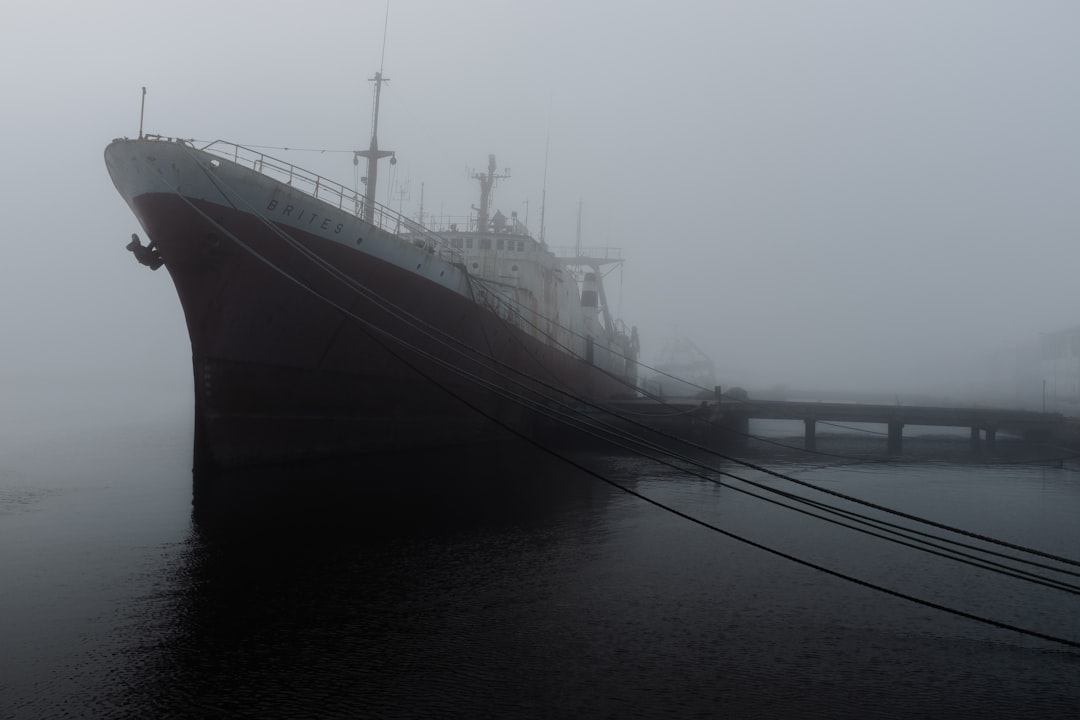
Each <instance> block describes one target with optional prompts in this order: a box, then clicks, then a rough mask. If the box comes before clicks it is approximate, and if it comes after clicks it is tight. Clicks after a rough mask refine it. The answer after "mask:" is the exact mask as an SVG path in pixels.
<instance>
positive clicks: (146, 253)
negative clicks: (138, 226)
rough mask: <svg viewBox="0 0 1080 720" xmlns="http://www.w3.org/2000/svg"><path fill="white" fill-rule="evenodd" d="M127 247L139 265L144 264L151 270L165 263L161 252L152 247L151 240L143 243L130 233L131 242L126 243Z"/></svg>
mask: <svg viewBox="0 0 1080 720" xmlns="http://www.w3.org/2000/svg"><path fill="white" fill-rule="evenodd" d="M127 249H128V250H130V251H131V253H132V254H133V255H134V256H135V259H136V260H138V261H139V264H140V265H145V266H146V267H148V268H150V269H151V270H157V269H158V268H159V267H161V266H162V265H164V264H165V260H164V259H163V258H162V257H161V253H159V252H158V250H157V248H156V247H154V241H153V240H151V241H150V244H149V245H143V244H142V241H140V240H139V236H138V235H136V234H135V233H131V242H129V243H128V244H127Z"/></svg>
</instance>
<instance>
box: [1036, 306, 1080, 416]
mask: <svg viewBox="0 0 1080 720" xmlns="http://www.w3.org/2000/svg"><path fill="white" fill-rule="evenodd" d="M1039 348H1040V353H1039V372H1038V376H1039V378H1040V379H1041V382H1040V385H1041V387H1040V388H1039V394H1040V405H1043V404H1044V403H1045V407H1046V409H1047V410H1049V411H1053V412H1061V413H1065V414H1066V415H1072V414H1077V413H1080V327H1073V328H1069V329H1067V330H1058V331H1056V332H1050V333H1042V334H1041V336H1040V338H1039Z"/></svg>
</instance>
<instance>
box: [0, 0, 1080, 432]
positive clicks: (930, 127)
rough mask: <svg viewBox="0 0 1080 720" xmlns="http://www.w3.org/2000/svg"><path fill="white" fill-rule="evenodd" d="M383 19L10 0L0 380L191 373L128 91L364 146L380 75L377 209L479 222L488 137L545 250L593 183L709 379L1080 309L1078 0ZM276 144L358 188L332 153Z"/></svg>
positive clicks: (2, 40) (919, 368) (834, 361)
mask: <svg viewBox="0 0 1080 720" xmlns="http://www.w3.org/2000/svg"><path fill="white" fill-rule="evenodd" d="M385 12H386V5H385V3H384V2H383V1H382V0H379V1H378V2H358V1H356V0H351V1H349V2H321V1H312V2H307V3H303V4H292V5H285V4H279V3H265V2H247V1H243V2H239V1H235V0H230V1H229V2H213V3H211V2H204V1H202V0H197V1H195V2H187V3H184V4H182V5H176V4H160V3H146V2H118V1H107V2H100V3H76V2H49V1H48V0H44V1H42V2H37V3H33V4H31V3H20V4H18V5H17V6H13V7H9V8H7V9H6V12H5V15H6V17H5V22H4V23H3V24H0V67H3V68H4V70H3V71H2V72H3V96H4V110H3V114H2V117H3V121H2V122H3V130H4V145H5V151H4V158H5V159H6V165H7V167H6V171H5V172H4V173H3V175H2V178H0V183H2V184H3V185H2V187H3V197H4V199H5V202H4V216H5V219H6V220H7V223H6V226H5V232H4V244H3V248H4V256H3V262H2V263H0V293H2V303H0V328H2V333H3V344H2V348H3V351H2V353H0V388H2V390H0V402H4V403H5V404H6V405H7V406H8V407H9V408H11V407H13V406H15V405H17V404H18V403H27V404H34V403H36V402H37V400H36V399H35V398H36V397H37V396H36V395H34V394H33V393H32V392H31V393H27V392H24V391H26V390H27V389H29V388H34V387H45V386H50V385H54V384H57V385H56V386H57V387H59V388H60V392H62V393H64V394H67V393H69V392H70V393H74V392H75V390H76V389H79V388H93V389H95V390H101V389H106V390H107V391H108V392H107V393H106V394H107V395H108V397H110V398H111V400H110V401H109V402H112V403H115V405H114V406H113V407H115V408H116V409H118V410H121V411H122V410H123V408H125V407H127V405H128V404H129V403H130V402H131V401H132V399H133V398H152V397H157V396H158V395H159V394H160V395H161V396H168V397H170V398H172V397H176V396H177V394H178V393H180V394H182V393H184V392H188V391H189V390H190V385H191V369H190V346H189V344H188V339H187V334H186V328H185V326H184V321H183V316H182V313H181V311H180V307H179V303H178V301H177V299H176V296H175V293H174V290H173V287H172V284H171V282H170V281H169V278H168V275H167V274H166V272H164V271H159V272H156V273H155V272H150V271H149V270H147V269H146V268H143V267H140V266H139V265H137V264H136V263H135V261H134V260H133V259H132V257H131V256H130V254H129V253H127V252H126V251H125V250H124V245H125V244H126V242H127V240H128V237H129V236H130V234H131V233H132V232H140V229H139V227H138V225H137V222H136V221H135V219H134V217H133V216H132V215H131V213H130V212H129V211H128V209H127V207H126V206H125V205H124V203H123V201H122V200H121V199H120V197H119V195H118V194H117V193H116V191H115V190H114V188H113V187H112V184H111V182H110V180H109V177H108V174H107V173H106V170H105V166H104V162H103V160H102V152H103V149H104V147H105V145H106V144H107V143H108V142H109V141H110V140H111V139H113V138H115V137H120V136H129V137H131V136H135V135H137V134H138V128H139V103H140V96H141V87H142V86H146V87H147V97H146V115H145V129H146V131H147V132H148V133H160V134H163V135H169V136H179V137H185V138H195V139H199V140H206V141H209V140H213V139H217V138H221V139H226V140H230V141H234V142H238V143H241V144H246V145H252V146H268V147H289V148H302V149H309V150H327V151H349V150H352V149H358V148H363V147H366V146H367V142H368V139H369V133H370V121H371V105H372V88H371V83H369V82H368V78H370V77H372V75H373V73H374V72H375V71H376V70H378V69H379V67H380V65H381V64H383V65H384V68H385V75H386V76H387V77H388V78H390V80H391V82H390V83H389V85H388V86H387V87H386V90H385V92H384V94H383V99H382V114H381V118H380V132H379V140H380V144H381V145H382V146H383V147H384V148H387V149H391V150H394V151H396V153H397V158H398V160H399V162H398V164H397V166H396V168H395V170H394V173H393V174H391V173H389V171H388V170H387V169H386V168H387V166H385V165H384V166H383V167H384V170H383V174H382V175H381V176H380V179H381V181H382V190H381V191H380V196H379V198H378V199H379V200H380V201H381V202H385V203H387V204H391V205H394V206H397V205H398V204H399V203H400V204H401V205H402V207H403V209H404V210H405V212H407V213H410V214H414V213H416V212H417V210H418V207H419V200H420V187H421V184H422V185H423V192H424V205H425V212H426V213H429V214H430V213H433V214H440V213H445V214H456V215H463V214H466V213H467V212H468V208H469V205H470V204H472V203H475V202H476V193H477V190H476V183H475V181H472V180H470V179H469V172H470V171H471V170H472V169H483V168H484V166H485V164H486V162H487V156H488V154H492V153H493V154H495V155H496V157H497V160H498V165H499V168H500V169H502V168H510V178H509V179H506V180H502V181H500V182H499V184H498V186H497V188H496V191H495V206H496V207H498V208H501V209H502V210H503V211H504V212H506V213H509V212H510V211H514V210H516V211H517V212H518V213H519V215H520V216H521V217H522V218H525V217H526V215H527V219H528V223H529V225H530V227H531V228H532V229H533V231H534V233H539V229H540V210H541V204H542V200H545V195H544V190H545V184H544V177H545V168H546V176H547V182H546V202H544V211H545V216H544V217H545V235H546V239H547V241H548V242H549V243H550V244H552V245H556V246H559V245H563V246H570V245H572V244H573V243H574V237H575V228H576V223H577V214H578V207H579V203H580V204H581V205H580V206H581V211H582V244H583V245H585V246H615V247H620V248H622V251H623V254H624V256H625V257H626V259H627V261H626V264H625V267H624V268H622V269H621V270H619V271H616V272H614V273H612V274H611V275H609V276H608V278H607V282H608V287H609V300H610V301H611V305H612V309H613V310H614V311H616V312H617V313H618V314H619V315H620V316H621V317H622V318H623V319H624V320H625V321H626V322H627V323H628V324H629V325H636V326H637V327H638V328H639V331H640V334H641V337H642V346H643V347H642V357H643V359H644V360H645V361H646V362H648V361H650V360H652V359H653V358H655V357H656V354H657V353H658V351H659V349H660V347H661V346H662V345H663V343H664V342H665V340H667V339H669V338H672V337H675V336H686V337H689V338H691V339H692V340H693V341H694V342H695V343H696V344H697V345H698V346H699V347H701V348H702V349H703V350H705V351H706V352H707V353H708V354H709V355H710V356H711V357H712V359H713V361H714V363H715V365H716V368H717V375H718V378H717V379H718V381H719V382H721V383H722V384H725V385H731V384H737V385H742V386H744V387H748V388H768V387H772V386H774V385H780V384H783V385H789V386H793V387H803V388H815V389H825V390H828V389H853V390H868V391H875V392H883V393H892V392H924V391H925V392H928V393H929V392H936V393H949V392H953V391H956V392H959V391H960V390H961V389H962V388H963V387H964V385H965V383H967V382H969V380H970V378H971V377H972V373H974V372H976V370H977V368H980V367H981V366H982V364H983V363H984V362H985V361H986V359H987V358H988V357H990V356H991V355H993V354H994V353H999V352H1002V351H1005V352H1007V351H1008V348H1010V347H1012V346H1013V345H1014V344H1015V343H1018V342H1028V341H1031V340H1033V339H1035V338H1037V337H1038V335H1039V333H1041V332H1049V331H1054V330H1058V329H1061V328H1065V327H1071V326H1074V325H1077V324H1078V323H1080V311H1078V307H1077V303H1076V300H1075V296H1076V290H1075V287H1076V285H1075V280H1074V278H1075V274H1076V268H1077V267H1078V262H1077V261H1078V260H1080V243H1077V242H1076V238H1077V236H1078V231H1080V214H1078V207H1080V205H1078V203H1077V202H1076V199H1077V196H1078V194H1080V139H1078V133H1077V128H1080V90H1078V89H1077V85H1076V81H1075V77H1074V76H1075V72H1076V68H1077V67H1080V44H1078V43H1077V42H1076V41H1075V37H1076V28H1077V27H1078V22H1080V6H1078V5H1077V4H1075V3H1072V2H1051V1H1050V0H1045V1H1042V2H1037V3H1019V2H1012V1H1009V2H995V1H993V0H971V1H968V2H961V1H947V2H942V1H941V0H933V1H926V2H918V1H915V2H904V3H898V2H872V1H868V0H818V1H816V2H759V1H757V0H754V1H750V0H744V1H741V2H701V1H694V2H671V1H670V0H669V1H666V2H663V3H661V2H652V3H644V2H614V1H607V0H605V1H602V2H601V1H597V2H587V3H581V2H576V1H575V2H570V1H564V0H545V2H510V1H508V0H454V1H453V2H447V1H446V0H428V1H420V0H395V1H394V2H392V4H391V7H390V10H389V22H388V25H387V33H386V36H387V41H386V47H385V56H383V47H382V42H383V31H384V18H385ZM270 152H271V154H281V155H283V156H285V157H286V158H287V159H289V160H290V161H293V162H295V163H297V164H299V165H302V166H306V167H310V168H311V169H313V170H315V171H317V172H319V173H321V174H324V175H327V176H330V177H332V178H334V179H337V180H340V181H341V182H343V183H345V184H348V185H352V184H353V182H354V179H355V176H354V168H353V165H352V156H351V154H349V152H289V153H288V154H286V153H285V152H284V151H282V152H281V153H278V152H276V151H270ZM406 186H407V190H408V192H407V193H405V192H404V190H405V189H406ZM384 193H386V194H385V195H384ZM81 407H82V408H83V410H84V411H86V412H100V411H101V410H102V405H101V404H100V400H94V401H90V400H88V401H86V403H85V404H84V405H82V406H81ZM27 412H31V410H30V409H27Z"/></svg>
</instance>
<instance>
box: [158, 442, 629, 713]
mask: <svg viewBox="0 0 1080 720" xmlns="http://www.w3.org/2000/svg"><path fill="white" fill-rule="evenodd" d="M603 464H604V462H603V461H601V465H603ZM609 497H610V491H609V489H608V488H607V487H606V486H604V485H602V484H600V483H597V482H595V481H594V480H593V479H592V478H590V477H588V476H585V475H584V474H582V473H581V472H580V471H577V470H574V469H572V468H571V467H570V466H568V465H566V464H564V463H561V462H559V461H557V460H554V459H553V458H551V457H550V456H548V455H545V454H543V453H539V452H536V451H533V450H530V449H529V448H527V447H523V446H516V445H515V446H507V445H493V446H482V447H477V448H468V449H458V448H452V449H446V450H442V451H430V452H423V453H413V454H410V455H408V456H402V455H396V454H395V455H384V456H370V457H366V458H364V459H363V460H360V461H348V462H328V463H320V464H309V465H293V466H282V467H275V468H263V469H251V470H245V471H237V472H230V473H224V474H217V475H213V476H204V475H200V476H198V477H196V480H195V486H194V503H193V506H194V512H193V518H194V531H193V535H192V544H191V549H190V554H189V555H188V558H187V562H186V563H185V565H184V566H183V567H182V568H181V569H180V571H179V572H180V573H182V575H183V577H182V578H178V579H179V580H180V583H179V585H180V586H181V587H182V588H183V590H182V592H181V594H180V596H179V597H178V598H177V600H178V602H177V606H176V611H177V620H178V623H177V630H178V633H177V635H176V638H175V640H174V641H173V643H174V650H175V652H173V653H170V655H169V657H168V662H169V665H170V667H169V668H168V669H167V671H166V672H165V674H164V675H163V678H162V679H163V680H165V682H164V687H163V688H162V693H161V695H160V696H159V697H160V698H161V702H162V703H163V706H167V707H168V709H169V711H170V712H188V711H189V710H190V711H191V712H193V713H194V714H198V713H199V712H202V711H210V712H213V713H218V714H221V715H222V716H229V717H236V716H240V715H245V716H250V717H271V716H273V717H300V716H318V717H329V716H338V717H385V716H394V715H399V716H408V717H415V716H430V715H432V714H438V713H441V712H451V711H453V712H463V713H464V712H466V710H468V711H469V712H467V713H466V714H470V715H476V714H479V715H483V714H485V713H487V712H490V713H491V714H492V715H500V716H514V715H516V714H521V713H522V712H523V711H528V709H529V708H530V707H532V708H534V709H539V708H541V707H545V706H550V705H549V703H548V702H546V701H541V698H539V697H536V696H534V697H531V698H530V697H528V696H525V697H519V696H518V695H517V692H516V691H514V692H507V691H506V690H505V689H506V687H507V682H508V681H509V680H510V679H511V678H513V677H515V676H516V675H517V674H518V673H519V672H526V673H530V674H531V673H537V672H543V669H544V668H545V667H550V666H556V665H558V664H559V663H560V662H562V661H563V659H564V658H563V657H560V656H561V655H562V654H563V652H562V651H563V650H565V643H572V642H573V641H572V639H571V637H570V636H571V633H570V632H569V629H568V628H556V627H555V626H553V625H552V620H551V619H550V618H547V619H545V616H546V615H547V614H548V612H549V610H550V609H551V608H553V607H558V605H559V603H560V600H559V597H558V596H559V593H560V586H561V585H564V584H565V583H568V582H570V583H574V582H577V581H578V580H579V578H578V577H577V576H576V574H575V572H576V571H575V568H578V567H579V563H580V561H581V560H582V559H585V558H588V556H589V555H590V553H595V552H596V549H595V546H596V543H597V539H596V537H595V533H596V532H597V530H596V527H595V519H596V518H597V517H599V514H598V513H597V512H595V509H596V506H597V504H602V503H604V502H606V500H607V499H608V498H609ZM548 629H551V630H553V631H556V632H558V633H559V634H561V635H562V636H563V637H562V639H561V640H558V639H556V638H547V639H546V640H545V642H544V643H542V644H540V645H539V646H537V645H536V644H534V642H533V640H532V639H531V638H530V635H535V634H537V633H540V634H545V635H546V634H547V631H548ZM552 642H554V644H553V645H550V644H549V645H548V646H547V647H545V644H548V643H552ZM537 653H539V654H540V655H539V656H537V655H536V654H537ZM530 656H531V658H530ZM535 683H536V688H535V692H540V693H541V694H542V695H544V696H546V695H548V694H549V691H551V690H552V689H551V688H547V687H546V681H545V680H543V678H541V677H536V679H535ZM500 688H502V690H500ZM478 694H479V695H482V696H484V697H483V700H482V702H480V701H478Z"/></svg>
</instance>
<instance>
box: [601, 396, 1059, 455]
mask: <svg viewBox="0 0 1080 720" xmlns="http://www.w3.org/2000/svg"><path fill="white" fill-rule="evenodd" d="M611 408H612V410H614V411H616V412H619V411H623V412H627V413H631V414H633V415H636V416H638V417H640V418H641V419H643V420H645V421H646V422H647V423H650V424H654V425H657V426H664V427H666V428H668V429H671V430H677V429H678V427H679V426H681V427H684V428H685V427H689V428H694V429H696V430H697V431H698V434H700V430H701V428H702V427H703V426H704V427H708V428H710V429H715V430H716V431H717V432H724V431H727V432H726V433H725V434H727V435H728V436H729V437H730V435H731V434H732V433H734V434H736V435H738V436H740V437H742V438H745V437H747V436H748V435H749V428H750V420H801V421H802V422H803V428H804V430H803V438H804V447H805V448H806V449H807V450H815V449H816V448H817V425H818V423H870V424H879V425H882V426H884V428H885V429H886V433H885V435H886V447H885V449H886V452H888V454H890V455H900V454H901V453H902V452H903V441H904V428H905V427H907V426H924V427H961V428H969V429H970V431H971V435H970V443H971V447H972V450H974V451H980V450H983V449H985V450H991V451H992V450H993V448H994V444H995V442H996V440H997V434H998V433H999V432H1005V433H1011V434H1016V435H1020V436H1022V437H1024V438H1026V439H1029V440H1047V439H1050V438H1052V437H1054V436H1055V434H1057V433H1058V432H1059V431H1061V430H1063V429H1064V428H1065V427H1066V424H1067V421H1066V418H1065V417H1064V416H1062V415H1061V414H1060V413H1042V412H1034V411H1030V410H1012V409H1007V408H991V407H949V406H945V407H934V406H926V405H899V404H897V405H874V404H864V403H852V402H843V403H834V402H816V401H812V402H805V401H790V400H753V399H750V398H746V399H731V398H728V397H720V396H719V395H718V399H715V400H712V401H706V400H700V399H693V398H678V399H675V398H673V399H670V400H663V401H659V400H653V399H650V398H634V399H627V400H622V401H620V402H616V403H612V405H611ZM712 434H713V437H714V438H717V439H718V436H717V434H715V433H712Z"/></svg>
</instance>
